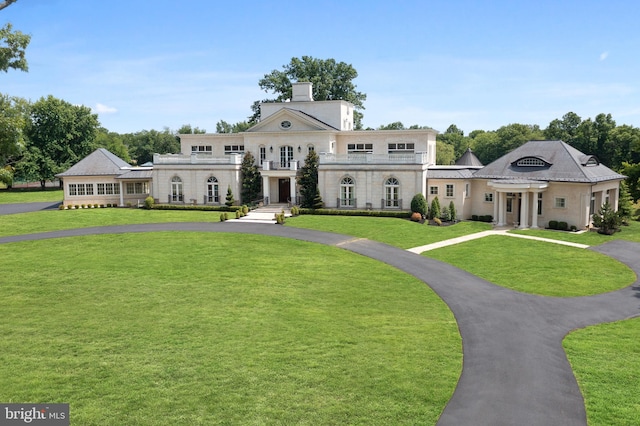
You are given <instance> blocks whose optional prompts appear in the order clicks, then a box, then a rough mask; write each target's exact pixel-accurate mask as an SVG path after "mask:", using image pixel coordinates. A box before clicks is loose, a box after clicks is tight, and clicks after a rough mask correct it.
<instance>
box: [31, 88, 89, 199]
mask: <svg viewBox="0 0 640 426" xmlns="http://www.w3.org/2000/svg"><path fill="white" fill-rule="evenodd" d="M99 125H100V123H99V122H98V116H97V114H92V113H91V109H90V108H89V107H86V106H83V105H72V104H70V103H68V102H66V101H63V100H61V99H57V98H54V97H53V96H51V95H49V96H48V97H47V98H40V99H39V100H38V101H37V102H36V103H34V104H33V105H32V106H31V111H30V120H29V122H28V123H27V126H26V136H27V144H26V150H25V151H26V152H25V156H24V157H23V159H22V160H21V167H20V170H22V172H23V173H24V174H25V175H27V176H25V177H28V178H33V179H37V180H39V181H40V184H41V185H42V186H43V187H44V185H45V182H46V181H47V180H51V179H53V177H54V175H55V174H56V173H59V172H61V171H63V170H65V169H66V168H68V167H70V166H71V165H72V164H75V163H76V162H78V161H79V160H81V159H82V158H83V157H85V156H86V155H88V154H89V153H91V151H93V150H94V149H95V141H94V140H95V136H96V132H97V129H98V127H99Z"/></svg>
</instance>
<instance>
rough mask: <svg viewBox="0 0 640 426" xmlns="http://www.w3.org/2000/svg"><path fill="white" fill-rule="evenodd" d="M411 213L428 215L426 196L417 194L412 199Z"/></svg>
mask: <svg viewBox="0 0 640 426" xmlns="http://www.w3.org/2000/svg"><path fill="white" fill-rule="evenodd" d="M411 211H412V212H413V213H420V215H421V216H426V215H427V200H426V199H425V198H424V195H422V194H421V193H420V194H416V195H414V196H413V198H412V199H411Z"/></svg>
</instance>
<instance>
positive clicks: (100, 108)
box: [93, 103, 118, 114]
mask: <svg viewBox="0 0 640 426" xmlns="http://www.w3.org/2000/svg"><path fill="white" fill-rule="evenodd" d="M93 111H94V112H95V113H97V114H114V113H116V112H118V110H117V109H116V108H114V107H110V106H107V105H103V104H101V103H97V104H96V107H95V108H93Z"/></svg>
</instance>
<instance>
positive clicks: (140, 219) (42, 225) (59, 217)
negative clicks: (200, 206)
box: [0, 208, 220, 237]
mask: <svg viewBox="0 0 640 426" xmlns="http://www.w3.org/2000/svg"><path fill="white" fill-rule="evenodd" d="M219 221H220V212H215V211H195V210H145V209H138V208H98V209H80V210H46V211H38V212H32V213H22V214H11V215H4V216H0V236H2V237H5V236H9V235H22V234H31V233H37V232H47V231H59V230H64V229H75V228H87V227H92V226H110V225H127V224H137V223H167V222H219Z"/></svg>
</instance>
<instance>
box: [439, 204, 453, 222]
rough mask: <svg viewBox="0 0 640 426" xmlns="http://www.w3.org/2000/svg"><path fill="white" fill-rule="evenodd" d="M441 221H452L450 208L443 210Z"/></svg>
mask: <svg viewBox="0 0 640 426" xmlns="http://www.w3.org/2000/svg"><path fill="white" fill-rule="evenodd" d="M440 219H442V220H443V221H444V222H449V221H451V211H450V210H449V208H448V207H447V208H444V209H442V214H441V215H440Z"/></svg>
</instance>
